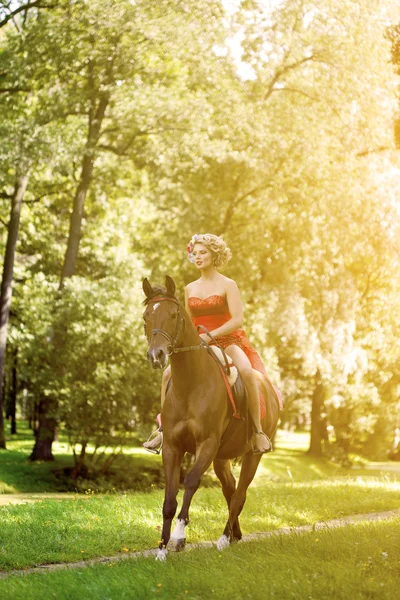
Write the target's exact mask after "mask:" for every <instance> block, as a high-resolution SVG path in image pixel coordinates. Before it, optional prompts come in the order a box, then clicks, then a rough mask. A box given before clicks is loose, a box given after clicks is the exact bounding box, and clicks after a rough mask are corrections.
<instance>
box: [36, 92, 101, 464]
mask: <svg viewBox="0 0 400 600" xmlns="http://www.w3.org/2000/svg"><path fill="white" fill-rule="evenodd" d="M108 102H109V95H108V93H106V94H103V95H102V96H101V97H100V98H99V101H98V105H97V107H96V108H95V109H94V110H93V111H90V113H89V129H88V138H87V142H86V149H85V154H84V156H83V160H82V171H81V176H80V180H79V184H78V187H77V189H76V193H75V197H74V203H73V209H72V213H71V219H70V228H69V235H68V243H67V250H66V253H65V258H64V264H63V268H62V271H61V278H60V286H59V289H60V292H62V290H63V288H64V283H65V280H66V279H67V278H68V277H72V276H73V274H74V272H75V266H76V261H77V258H78V251H79V244H80V240H81V230H82V218H83V211H84V206H85V200H86V196H87V193H88V191H89V188H90V183H91V181H92V174H93V167H94V162H95V157H96V146H97V143H98V141H99V136H100V129H101V125H102V122H103V119H104V115H105V111H106V108H107V105H108ZM92 114H93V116H92ZM65 335H66V329H63V331H62V332H61V331H58V332H55V335H54V339H53V344H54V348H55V349H56V351H55V355H57V354H58V352H57V349H58V350H59V349H60V348H62V346H63V343H64V336H65ZM56 368H57V367H56ZM47 407H48V409H49V410H50V411H51V417H50V418H47V416H46V414H42V411H43V410H47ZM57 411H58V401H57V399H56V398H52V399H51V400H49V401H48V403H44V402H40V404H39V427H38V431H37V437H36V442H35V446H34V448H33V451H32V454H31V457H30V459H31V460H53V454H52V451H51V445H52V443H53V441H54V439H55V435H56V428H57V417H56V415H57ZM42 428H43V430H42ZM49 445H50V446H49ZM50 457H51V458H50Z"/></svg>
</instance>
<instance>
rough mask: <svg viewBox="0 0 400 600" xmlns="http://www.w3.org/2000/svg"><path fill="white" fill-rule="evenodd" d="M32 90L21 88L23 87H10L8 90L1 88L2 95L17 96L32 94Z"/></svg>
mask: <svg viewBox="0 0 400 600" xmlns="http://www.w3.org/2000/svg"><path fill="white" fill-rule="evenodd" d="M30 91H31V89H30V88H21V87H15V88H14V87H8V88H0V94H17V93H18V92H30Z"/></svg>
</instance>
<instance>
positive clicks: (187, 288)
mask: <svg viewBox="0 0 400 600" xmlns="http://www.w3.org/2000/svg"><path fill="white" fill-rule="evenodd" d="M197 284H198V280H196V281H191V282H190V283H188V284H187V286H185V292H186V293H189V292H190V291H193V290H194V289H195V288H196V287H197Z"/></svg>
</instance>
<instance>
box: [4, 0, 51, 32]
mask: <svg viewBox="0 0 400 600" xmlns="http://www.w3.org/2000/svg"><path fill="white" fill-rule="evenodd" d="M35 7H36V8H57V4H44V3H43V4H42V0H35V1H34V2H28V3H27V4H21V6H18V7H17V8H15V9H14V10H12V11H11V12H10V13H9V14H8V15H6V16H5V17H3V19H2V20H1V21H0V29H1V28H2V27H4V25H7V23H8V21H9V20H10V19H13V18H14V17H15V16H16V15H18V14H19V13H20V12H22V11H24V10H25V11H27V10H29V9H30V8H35ZM6 8H8V9H9V7H8V6H7V7H6Z"/></svg>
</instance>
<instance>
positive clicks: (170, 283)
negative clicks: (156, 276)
mask: <svg viewBox="0 0 400 600" xmlns="http://www.w3.org/2000/svg"><path fill="white" fill-rule="evenodd" d="M165 287H166V289H167V293H168V294H169V295H170V296H173V295H174V294H175V290H176V285H175V282H174V280H173V279H172V277H170V276H169V275H166V276H165Z"/></svg>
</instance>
